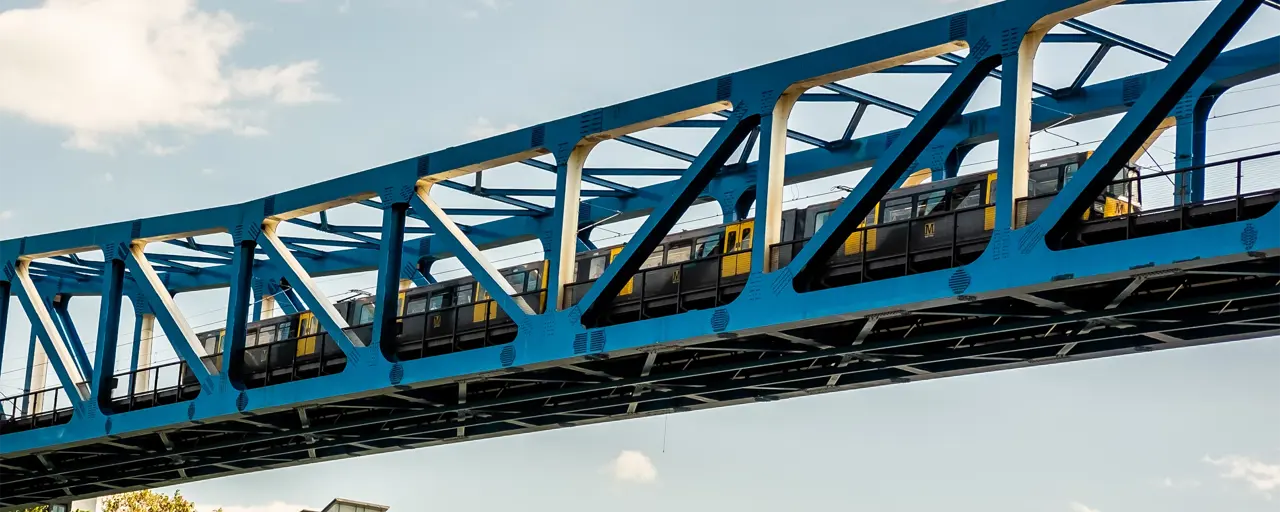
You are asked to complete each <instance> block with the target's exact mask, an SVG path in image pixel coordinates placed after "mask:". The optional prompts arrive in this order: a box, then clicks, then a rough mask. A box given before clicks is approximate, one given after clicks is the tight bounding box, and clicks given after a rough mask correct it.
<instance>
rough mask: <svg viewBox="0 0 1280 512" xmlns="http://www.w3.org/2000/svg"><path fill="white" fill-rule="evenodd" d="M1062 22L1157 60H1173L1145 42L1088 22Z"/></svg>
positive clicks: (1170, 56)
mask: <svg viewBox="0 0 1280 512" xmlns="http://www.w3.org/2000/svg"><path fill="white" fill-rule="evenodd" d="M1062 24H1063V25H1065V26H1068V27H1071V28H1074V29H1076V30H1079V31H1081V32H1084V33H1086V34H1089V35H1092V36H1095V37H1098V38H1101V39H1103V40H1106V41H1110V42H1111V43H1112V44H1115V45H1117V46H1123V47H1125V48H1128V49H1130V50H1133V51H1135V52H1138V53H1139V54H1142V55H1146V56H1148V57H1151V58H1153V59H1156V60H1158V61H1162V62H1166V63H1167V62H1170V61H1172V60H1173V56H1172V55H1169V54H1167V53H1165V52H1162V51H1160V50H1157V49H1155V48H1152V47H1150V46H1147V45H1145V44H1142V43H1139V42H1137V41H1134V40H1132V39H1129V38H1127V37H1124V36H1121V35H1119V34H1116V33H1113V32H1109V31H1106V30H1103V29H1101V28H1098V27H1096V26H1093V25H1091V24H1089V23H1086V22H1083V21H1080V20H1066V21H1063V22H1062Z"/></svg>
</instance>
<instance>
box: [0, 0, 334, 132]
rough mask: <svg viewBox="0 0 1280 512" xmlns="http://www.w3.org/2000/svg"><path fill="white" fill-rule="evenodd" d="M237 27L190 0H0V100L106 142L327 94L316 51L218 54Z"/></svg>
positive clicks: (215, 125) (2, 108)
mask: <svg viewBox="0 0 1280 512" xmlns="http://www.w3.org/2000/svg"><path fill="white" fill-rule="evenodd" d="M244 32H245V27H244V26H243V25H242V24H241V23H240V22H239V21H238V20H236V19H235V18H234V17H233V16H231V15H230V14H229V13H226V12H222V11H217V12H214V11H202V10H200V9H199V8H198V7H197V5H196V3H195V0H45V1H44V3H43V4H41V5H39V6H38V7H34V8H29V9H10V10H7V11H3V12H0V55H7V56H9V58H6V59H3V60H0V83H4V84H5V87H3V88H0V112H7V113H11V114H15V115H18V116H21V117H23V118H26V119H28V120H31V121H33V122H36V123H40V124H45V125H50V126H56V127H59V128H63V129H66V130H67V131H68V132H70V135H69V137H68V140H67V142H66V143H65V144H64V146H66V147H69V148H75V149H81V150H86V151H99V152H111V150H112V146H113V145H115V144H117V143H119V142H120V141H122V140H125V139H129V138H135V137H139V136H141V135H143V134H144V133H145V132H147V131H148V130H153V129H171V130H176V131H181V132H194V133H203V132H210V131H219V130H231V131H236V130H243V126H244V125H245V123H246V121H245V120H246V119H247V118H252V117H254V116H255V115H261V111H262V110H263V109H265V108H266V106H267V105H269V104H272V103H274V104H284V105H297V104H302V103H310V102H316V101H324V100H330V99H333V98H332V97H331V96H329V95H328V94H326V93H324V92H322V91H321V90H320V86H319V84H318V83H317V81H316V79H315V75H316V74H317V73H318V71H319V64H318V63H317V62H316V61H303V62H295V63H291V64H276V65H270V66H266V67H262V68H250V69H237V68H233V67H230V66H229V65H227V64H226V63H224V60H225V58H226V57H227V55H228V54H229V53H230V51H231V49H232V48H234V47H235V46H236V45H238V44H239V43H240V42H241V41H242V39H243V38H244Z"/></svg>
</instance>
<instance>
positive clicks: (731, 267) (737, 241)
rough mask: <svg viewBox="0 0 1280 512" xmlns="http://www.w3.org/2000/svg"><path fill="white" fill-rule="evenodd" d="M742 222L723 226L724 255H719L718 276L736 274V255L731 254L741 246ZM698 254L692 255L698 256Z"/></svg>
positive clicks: (749, 261) (748, 261)
mask: <svg viewBox="0 0 1280 512" xmlns="http://www.w3.org/2000/svg"><path fill="white" fill-rule="evenodd" d="M742 224H743V223H742V222H736V223H733V224H727V225H725V227H724V251H723V254H725V255H726V256H721V257H720V277H733V276H736V275H738V255H737V254H731V253H733V252H736V251H739V250H741V248H742ZM698 256H699V255H698V254H695V255H694V256H693V257H694V258H695V259H696V258H698ZM747 257H748V260H747V265H748V269H747V270H748V271H749V270H750V264H751V260H750V254H748V255H747Z"/></svg>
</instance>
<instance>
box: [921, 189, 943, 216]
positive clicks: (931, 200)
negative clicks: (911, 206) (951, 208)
mask: <svg viewBox="0 0 1280 512" xmlns="http://www.w3.org/2000/svg"><path fill="white" fill-rule="evenodd" d="M945 211H947V192H946V191H945V190H937V191H933V192H929V193H928V194H920V197H919V199H918V202H917V203H916V217H924V216H926V215H933V214H935V213H942V212H945Z"/></svg>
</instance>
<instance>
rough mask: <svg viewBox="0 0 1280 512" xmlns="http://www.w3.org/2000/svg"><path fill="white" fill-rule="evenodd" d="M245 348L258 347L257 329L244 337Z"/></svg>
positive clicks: (251, 330)
mask: <svg viewBox="0 0 1280 512" xmlns="http://www.w3.org/2000/svg"><path fill="white" fill-rule="evenodd" d="M244 346H246V347H256V346H258V330H257V329H250V330H249V332H248V333H247V334H245V335H244Z"/></svg>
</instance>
